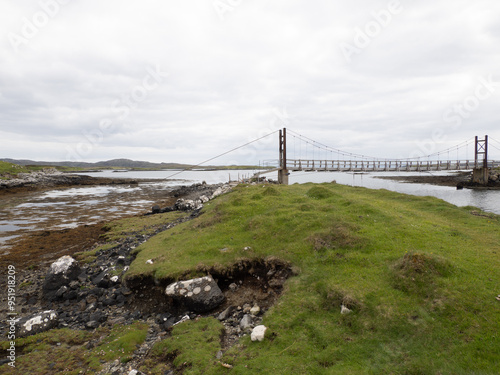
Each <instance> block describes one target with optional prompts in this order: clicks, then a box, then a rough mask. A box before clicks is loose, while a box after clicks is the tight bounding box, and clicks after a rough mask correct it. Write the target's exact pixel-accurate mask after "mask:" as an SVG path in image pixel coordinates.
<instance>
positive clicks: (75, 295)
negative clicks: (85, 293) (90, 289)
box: [63, 290, 78, 299]
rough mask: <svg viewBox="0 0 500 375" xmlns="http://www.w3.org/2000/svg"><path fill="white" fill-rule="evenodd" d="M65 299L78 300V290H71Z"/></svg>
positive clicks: (65, 294)
mask: <svg viewBox="0 0 500 375" xmlns="http://www.w3.org/2000/svg"><path fill="white" fill-rule="evenodd" d="M63 298H64V299H76V298H78V292H77V291H76V290H69V291H67V292H66V293H64V295H63Z"/></svg>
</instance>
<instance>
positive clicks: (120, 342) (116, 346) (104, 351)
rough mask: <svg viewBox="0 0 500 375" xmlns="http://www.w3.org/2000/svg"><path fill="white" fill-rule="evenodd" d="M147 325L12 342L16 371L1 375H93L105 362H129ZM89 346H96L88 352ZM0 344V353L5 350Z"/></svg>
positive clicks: (47, 334)
mask: <svg viewBox="0 0 500 375" xmlns="http://www.w3.org/2000/svg"><path fill="white" fill-rule="evenodd" d="M147 330H148V325H147V324H144V323H134V324H132V325H129V326H122V325H118V326H115V327H113V328H112V329H111V328H107V327H106V328H105V327H101V328H99V329H97V330H96V331H93V332H90V331H76V330H71V329H54V330H50V331H48V332H44V333H40V334H37V335H34V336H29V337H26V338H22V339H17V340H16V356H17V358H16V367H15V368H12V367H10V366H8V365H3V366H0V373H2V374H41V375H42V374H43V375H52V374H60V373H64V374H74V375H76V374H82V373H85V374H96V373H97V372H98V371H99V370H100V369H101V367H102V364H103V363H105V362H111V361H114V360H116V359H118V360H120V361H121V362H127V361H128V360H130V358H131V355H132V353H133V352H134V351H135V350H137V345H140V344H142V343H143V342H144V340H145V338H146V335H147ZM89 342H96V343H97V344H96V346H95V347H94V348H92V349H91V350H89V349H87V345H88V343H89ZM9 345H10V344H9V343H8V342H0V350H7V349H8V348H9Z"/></svg>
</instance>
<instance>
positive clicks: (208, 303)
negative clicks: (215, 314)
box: [165, 276, 225, 312]
mask: <svg viewBox="0 0 500 375" xmlns="http://www.w3.org/2000/svg"><path fill="white" fill-rule="evenodd" d="M165 292H166V294H167V296H169V297H172V298H173V299H174V300H177V301H179V302H181V303H183V304H184V306H185V307H186V308H188V310H191V311H194V312H207V311H210V310H212V309H214V308H216V307H217V306H219V305H220V304H221V303H222V302H224V299H225V298H224V294H222V291H221V290H220V288H219V286H218V285H217V283H216V282H215V281H214V279H212V277H211V276H205V277H200V278H198V279H192V280H186V281H178V282H176V283H173V284H170V285H169V286H167V289H166V291H165Z"/></svg>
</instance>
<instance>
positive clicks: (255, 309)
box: [250, 305, 260, 316]
mask: <svg viewBox="0 0 500 375" xmlns="http://www.w3.org/2000/svg"><path fill="white" fill-rule="evenodd" d="M259 313H260V307H259V306H257V305H255V306H254V307H252V308H251V309H250V314H252V315H254V316H257V315H259Z"/></svg>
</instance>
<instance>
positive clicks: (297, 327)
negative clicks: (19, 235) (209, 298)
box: [127, 184, 500, 374]
mask: <svg viewBox="0 0 500 375" xmlns="http://www.w3.org/2000/svg"><path fill="white" fill-rule="evenodd" d="M473 210H474V211H475V212H476V214H471V212H472V211H473ZM477 212H478V211H477V209H473V208H471V207H466V208H458V207H455V206H453V205H451V204H448V203H446V202H443V201H441V200H438V199H435V198H432V197H415V196H409V195H403V194H398V193H393V192H389V191H384V190H368V189H364V188H352V187H346V186H341V185H336V184H321V185H314V184H305V185H293V186H264V187H262V186H240V187H238V188H237V189H236V190H235V191H234V192H232V193H230V194H227V195H225V196H223V197H220V198H219V199H217V200H216V201H213V202H212V203H210V204H209V205H207V206H206V208H205V209H204V213H203V214H202V215H201V216H200V217H199V218H198V219H196V220H193V221H190V222H187V223H184V224H181V225H178V226H177V227H175V228H173V229H171V230H170V231H168V232H164V233H161V234H159V235H157V236H155V237H153V238H151V239H150V240H149V241H148V242H146V243H145V244H143V245H141V246H139V247H138V248H137V249H136V251H137V259H136V261H135V262H134V263H133V264H132V265H131V268H130V271H129V273H128V275H127V278H133V277H135V276H142V275H144V274H148V275H152V276H154V277H155V278H156V279H162V278H163V279H178V278H181V277H186V276H199V275H202V274H204V273H206V270H209V269H215V270H218V269H223V268H225V267H230V266H231V265H233V264H235V263H236V262H237V261H238V260H240V259H242V258H253V259H263V258H267V257H270V256H274V257H278V258H281V259H282V260H285V261H288V262H291V263H292V264H293V265H294V266H295V267H296V269H297V270H298V271H299V273H298V276H296V277H293V278H292V279H290V280H289V281H288V282H287V284H286V289H285V293H284V294H283V296H282V297H281V300H280V302H279V303H278V304H277V305H276V306H274V307H273V308H272V309H271V310H270V311H269V312H268V313H267V314H266V316H265V318H264V324H265V325H266V326H268V327H269V331H268V333H269V334H268V339H267V340H265V341H264V342H261V343H252V342H250V340H249V338H248V337H246V338H243V339H242V340H241V341H240V344H239V345H238V346H236V347H234V348H232V349H231V350H229V351H228V352H227V353H226V354H225V356H224V359H223V361H226V362H228V363H230V364H231V365H232V366H234V368H233V370H232V373H235V374H246V373H266V374H268V373H273V374H290V373H294V374H315V373H318V374H330V373H331V374H337V373H345V374H438V373H439V374H473V373H477V374H479V373H481V374H495V373H498V368H499V366H500V339H499V333H498V327H500V314H498V309H499V303H498V301H496V300H495V296H497V295H498V293H500V290H499V289H498V285H500V272H499V269H500V255H499V254H500V242H499V239H500V237H499V229H500V226H499V223H500V222H499V218H498V216H495V215H485V216H478V215H477ZM246 246H250V247H251V250H250V251H243V249H244V248H245V247H246ZM223 248H225V249H227V250H226V251H224V252H221V251H220V250H221V249H223ZM147 259H153V260H154V264H153V265H151V264H146V262H145V261H146V260H147ZM172 259H175V262H172V261H171V260H172ZM342 304H344V305H345V306H347V307H349V308H350V309H351V310H352V313H350V314H348V315H341V314H340V306H341V305H342ZM198 334H199V332H196V330H193V331H191V330H186V331H185V332H182V333H179V335H182V336H183V338H182V341H183V342H185V343H192V342H194V341H196V337H197V335H198ZM179 337H181V336H179ZM165 345H168V344H167V343H165ZM206 345H207V347H206V348H205V347H204V348H194V347H191V346H190V345H188V344H186V345H185V346H182V345H181V346H179V347H177V349H176V351H175V353H174V354H176V355H177V356H178V357H179V358H184V357H183V356H185V355H187V353H188V352H190V353H189V355H191V356H194V357H196V356H197V355H198V354H196V353H200V354H199V355H200V357H203V358H205V357H204V354H202V353H206V350H208V349H207V348H208V347H210V348H211V349H210V352H213V351H214V350H215V348H214V347H212V346H211V345H212V344H209V343H207V344H206ZM170 354H171V355H173V354H172V352H170ZM176 358H177V357H176ZM184 362H187V363H188V364H189V363H191V362H190V361H186V360H184ZM184 362H183V363H184ZM184 371H185V373H193V374H194V373H198V372H197V371H200V370H199V366H198V365H196V364H195V362H193V365H191V366H188V367H186V368H185V369H184ZM221 371H222V370H221V367H220V363H217V361H213V357H212V358H210V360H207V362H206V363H205V362H204V367H203V372H204V373H221ZM224 371H226V370H224Z"/></svg>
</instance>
